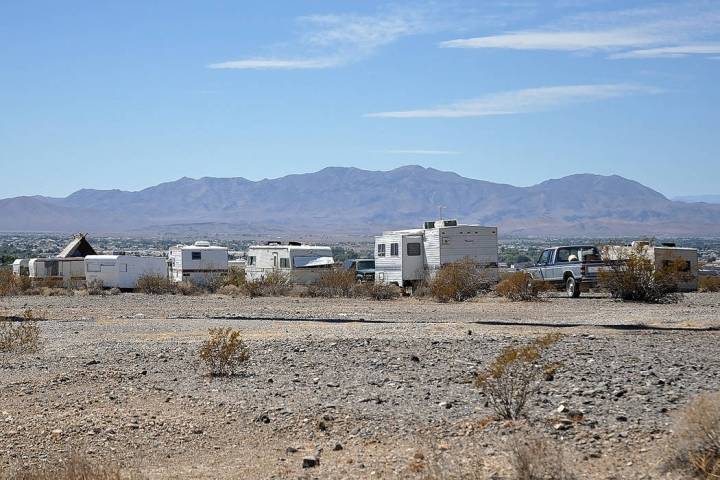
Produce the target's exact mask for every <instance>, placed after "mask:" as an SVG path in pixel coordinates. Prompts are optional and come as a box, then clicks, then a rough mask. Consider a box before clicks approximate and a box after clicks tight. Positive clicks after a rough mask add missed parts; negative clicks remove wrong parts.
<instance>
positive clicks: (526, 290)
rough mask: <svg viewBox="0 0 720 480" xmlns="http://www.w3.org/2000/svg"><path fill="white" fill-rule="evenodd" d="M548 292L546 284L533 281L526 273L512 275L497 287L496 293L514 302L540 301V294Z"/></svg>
mask: <svg viewBox="0 0 720 480" xmlns="http://www.w3.org/2000/svg"><path fill="white" fill-rule="evenodd" d="M547 290H548V287H547V284H545V282H541V281H537V280H533V278H532V277H531V276H530V274H528V273H525V272H515V273H512V274H510V275H509V276H507V277H505V278H504V279H503V280H502V281H501V282H500V283H498V284H497V285H496V286H495V293H497V294H498V295H500V296H501V297H505V298H507V299H509V300H512V301H513V302H531V301H534V300H538V299H539V298H540V294H541V293H542V292H545V291H547Z"/></svg>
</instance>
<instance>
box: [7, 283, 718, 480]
mask: <svg viewBox="0 0 720 480" xmlns="http://www.w3.org/2000/svg"><path fill="white" fill-rule="evenodd" d="M28 309H30V310H32V312H33V315H35V316H36V317H41V318H43V319H45V320H44V321H41V322H40V325H41V328H42V339H43V345H42V349H41V350H40V351H39V352H38V353H35V354H25V355H9V354H0V386H1V387H2V388H0V438H2V442H1V443H0V472H5V473H7V472H10V471H12V470H14V469H17V468H22V467H23V466H28V465H36V464H40V463H42V462H55V461H57V460H58V459H60V458H63V457H65V456H67V455H68V454H69V453H71V452H79V453H81V454H83V455H87V456H88V457H90V458H93V459H96V460H97V461H99V462H114V463H117V464H120V465H122V466H124V467H127V468H128V469H129V470H134V471H137V472H140V473H141V474H143V475H144V476H146V477H148V478H208V479H210V478H348V479H353V478H424V479H426V478H433V479H435V478H508V476H509V475H510V469H509V464H508V457H507V451H508V444H509V442H510V439H511V438H512V437H513V435H517V434H519V435H526V434H527V433H528V432H537V433H540V434H542V435H546V436H548V437H551V438H553V439H555V440H556V441H557V442H559V444H560V445H561V446H562V448H563V449H564V451H565V453H566V455H565V456H566V458H567V461H568V462H569V463H572V464H573V466H574V468H575V469H576V471H578V472H579V477H580V478H615V479H625V478H628V479H633V478H637V479H641V478H671V477H668V476H667V475H666V474H665V473H663V472H662V469H661V465H660V460H661V458H662V454H663V451H664V449H665V448H666V444H667V438H668V434H669V432H670V430H671V428H672V422H673V415H674V414H675V412H677V411H678V409H680V408H681V407H682V406H683V405H684V404H685V403H686V402H687V400H688V399H689V398H691V397H692V396H693V395H696V394H698V393H700V392H704V391H711V390H717V389H719V388H720V356H719V355H718V352H719V351H720V347H718V345H720V330H716V329H717V328H720V294H688V295H686V296H685V297H684V299H683V301H682V302H681V303H679V304H676V305H639V304H624V303H619V302H616V301H613V300H611V299H609V298H605V297H602V296H595V297H592V296H589V297H583V298H580V299H577V300H572V299H566V298H561V297H555V298H550V299H548V300H546V301H543V302H536V303H530V304H519V303H509V302H506V301H503V300H500V299H497V298H489V297H488V298H482V299H479V300H477V301H472V302H467V303H463V304H437V303H434V302H432V301H429V300H416V299H400V300H397V301H390V302H374V301H368V300H346V299H331V300H327V299H305V298H292V297H289V298H270V299H268V298H260V299H253V300H250V299H246V298H230V297H224V296H219V295H216V296H202V297H182V296H146V295H141V294H122V295H115V296H110V295H108V296H73V297H12V298H2V299H0V315H20V314H22V313H23V312H24V311H26V310H28ZM215 326H231V327H233V328H237V329H240V330H241V331H242V332H243V336H244V338H245V339H246V341H247V344H248V345H249V347H250V349H251V359H250V361H249V362H248V364H246V365H245V366H244V367H243V369H242V374H241V375H238V376H235V377H232V378H223V379H211V378H210V377H208V376H207V375H206V373H205V371H204V370H203V367H202V365H201V364H200V363H199V361H198V356H197V350H198V348H199V345H200V343H201V342H202V341H203V340H204V339H205V338H207V330H208V328H210V327H215ZM549 332H559V333H562V334H564V335H563V338H562V339H561V340H560V342H558V343H557V344H556V345H555V346H554V347H552V349H551V350H550V351H549V355H550V357H551V359H552V360H555V361H559V362H561V363H562V368H561V369H560V370H559V372H558V373H557V374H556V375H555V377H554V378H553V379H552V380H550V381H544V382H543V383H542V385H541V389H540V393H539V394H538V395H537V396H536V397H535V398H534V399H533V400H532V402H531V404H530V405H529V408H528V419H527V420H524V421H520V422H514V423H510V422H501V421H496V420H494V419H493V418H492V414H493V412H492V410H491V408H490V407H489V406H488V404H487V399H486V398H484V397H483V396H482V395H481V394H480V392H479V391H478V390H477V389H476V388H475V387H474V386H473V384H472V381H473V378H474V374H475V372H477V371H478V370H480V369H482V368H483V367H484V366H486V365H487V364H488V363H489V362H490V361H492V359H493V358H495V357H496V356H497V355H498V353H499V352H500V351H501V349H502V348H504V347H506V346H508V345H512V344H521V343H524V342H528V341H530V340H532V339H533V338H535V337H537V336H539V335H542V334H545V333H549ZM313 462H315V463H316V464H315V465H314V466H311V465H310V464H311V463H313ZM304 463H305V467H306V468H304V466H303V464H304Z"/></svg>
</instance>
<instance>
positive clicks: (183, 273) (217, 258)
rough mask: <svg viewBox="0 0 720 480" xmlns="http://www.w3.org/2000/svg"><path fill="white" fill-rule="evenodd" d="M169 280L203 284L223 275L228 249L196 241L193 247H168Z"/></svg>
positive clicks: (226, 268)
mask: <svg viewBox="0 0 720 480" xmlns="http://www.w3.org/2000/svg"><path fill="white" fill-rule="evenodd" d="M168 264H169V268H170V270H169V273H170V280H172V281H173V282H182V281H188V280H189V281H191V282H194V283H199V284H202V283H205V282H207V281H208V280H209V279H211V278H212V277H213V276H217V275H225V274H226V273H227V270H228V249H227V248H226V247H218V246H214V245H210V242H205V241H198V242H195V243H194V244H193V245H176V246H174V247H170V253H169V255H168Z"/></svg>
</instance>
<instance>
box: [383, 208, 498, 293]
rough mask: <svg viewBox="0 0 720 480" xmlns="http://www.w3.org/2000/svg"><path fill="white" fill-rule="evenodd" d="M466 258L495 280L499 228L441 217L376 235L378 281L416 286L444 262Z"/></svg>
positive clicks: (402, 285)
mask: <svg viewBox="0 0 720 480" xmlns="http://www.w3.org/2000/svg"><path fill="white" fill-rule="evenodd" d="M463 259H470V260H472V261H475V262H477V263H478V264H479V265H481V266H482V267H484V269H485V270H486V272H487V274H488V278H489V280H490V281H496V280H497V278H498V240H497V228H496V227H483V226H480V225H458V223H457V220H438V221H434V222H433V221H431V222H425V224H424V226H423V228H419V229H415V230H397V231H389V232H384V233H383V234H382V235H380V236H377V237H375V282H376V283H384V284H389V283H392V284H396V285H398V286H400V287H403V288H406V287H410V288H414V287H415V286H417V285H418V284H419V283H420V282H422V281H423V280H425V279H426V278H432V277H433V276H434V275H435V273H436V272H437V271H438V270H439V269H440V268H441V267H442V266H443V265H446V264H448V263H452V262H456V261H460V260H463Z"/></svg>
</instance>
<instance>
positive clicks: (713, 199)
mask: <svg viewBox="0 0 720 480" xmlns="http://www.w3.org/2000/svg"><path fill="white" fill-rule="evenodd" d="M673 200H675V201H677V202H690V203H701V202H702V203H720V195H683V196H680V197H675V198H673Z"/></svg>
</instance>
